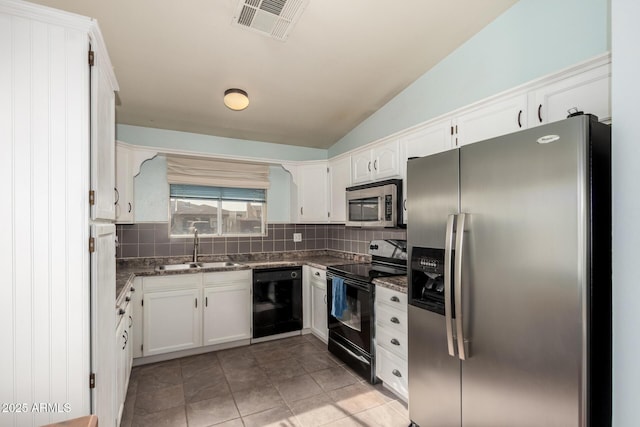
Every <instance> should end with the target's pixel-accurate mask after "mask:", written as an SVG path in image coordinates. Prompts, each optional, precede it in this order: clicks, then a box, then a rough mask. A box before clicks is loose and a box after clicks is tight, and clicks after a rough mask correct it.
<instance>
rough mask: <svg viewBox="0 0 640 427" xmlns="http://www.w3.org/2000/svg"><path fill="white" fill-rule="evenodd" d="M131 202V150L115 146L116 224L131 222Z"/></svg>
mask: <svg viewBox="0 0 640 427" xmlns="http://www.w3.org/2000/svg"><path fill="white" fill-rule="evenodd" d="M133 200H134V198H133V159H132V150H131V149H130V148H129V146H127V145H124V144H116V222H118V223H125V224H130V223H132V222H133Z"/></svg>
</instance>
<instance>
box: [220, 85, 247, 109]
mask: <svg viewBox="0 0 640 427" xmlns="http://www.w3.org/2000/svg"><path fill="white" fill-rule="evenodd" d="M224 105H226V106H227V107H228V108H230V109H232V110H234V111H240V110H244V109H245V108H247V107H248V106H249V95H247V92H245V91H243V90H242V89H227V90H225V91H224Z"/></svg>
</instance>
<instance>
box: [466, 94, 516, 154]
mask: <svg viewBox="0 0 640 427" xmlns="http://www.w3.org/2000/svg"><path fill="white" fill-rule="evenodd" d="M455 127H456V131H457V133H456V138H457V144H456V145H457V146H463V145H466V144H471V143H473V142H478V141H482V140H484V139H489V138H494V137H496V136H500V135H506V134H508V133H511V132H517V131H519V130H521V129H526V127H527V95H526V94H523V95H518V96H514V97H511V98H508V99H504V100H501V101H499V102H494V103H492V104H488V105H485V106H482V107H480V108H478V109H476V110H473V111H470V112H468V113H466V114H462V115H460V116H458V118H457V119H456V126H455Z"/></svg>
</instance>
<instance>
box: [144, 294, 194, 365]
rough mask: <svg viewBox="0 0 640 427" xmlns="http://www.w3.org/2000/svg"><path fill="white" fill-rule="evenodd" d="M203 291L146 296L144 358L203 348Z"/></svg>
mask: <svg viewBox="0 0 640 427" xmlns="http://www.w3.org/2000/svg"><path fill="white" fill-rule="evenodd" d="M200 295H201V291H200V289H181V290H175V291H163V292H150V293H146V292H145V294H144V313H143V318H144V320H143V328H144V333H143V340H144V347H143V349H142V355H143V356H153V355H154V354H162V353H169V352H171V351H178V350H185V349H188V348H194V347H198V346H200V345H201V341H202V340H201V339H202V335H201V325H202V311H201V310H202V301H201V296H200Z"/></svg>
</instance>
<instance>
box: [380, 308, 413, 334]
mask: <svg viewBox="0 0 640 427" xmlns="http://www.w3.org/2000/svg"><path fill="white" fill-rule="evenodd" d="M375 307H376V324H378V325H380V326H383V327H385V328H391V329H392V330H397V331H398V332H401V333H403V334H405V335H406V334H407V312H406V311H402V310H399V309H397V308H395V307H392V306H389V305H386V304H380V303H376V305H375Z"/></svg>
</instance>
